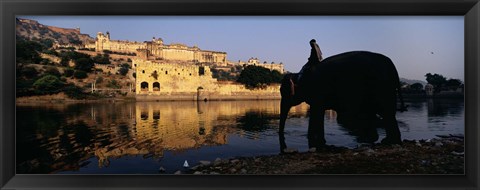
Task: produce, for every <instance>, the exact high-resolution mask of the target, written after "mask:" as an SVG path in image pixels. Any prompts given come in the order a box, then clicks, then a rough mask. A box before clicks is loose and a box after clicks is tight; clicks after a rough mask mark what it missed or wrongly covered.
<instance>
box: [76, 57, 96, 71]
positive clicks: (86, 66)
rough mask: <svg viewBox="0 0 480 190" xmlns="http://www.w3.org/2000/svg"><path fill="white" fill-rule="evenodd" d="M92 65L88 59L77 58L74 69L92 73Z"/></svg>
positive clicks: (91, 61)
mask: <svg viewBox="0 0 480 190" xmlns="http://www.w3.org/2000/svg"><path fill="white" fill-rule="evenodd" d="M93 65H94V64H93V60H92V59H89V58H79V59H77V60H75V69H78V70H82V71H85V72H90V71H92V68H93Z"/></svg>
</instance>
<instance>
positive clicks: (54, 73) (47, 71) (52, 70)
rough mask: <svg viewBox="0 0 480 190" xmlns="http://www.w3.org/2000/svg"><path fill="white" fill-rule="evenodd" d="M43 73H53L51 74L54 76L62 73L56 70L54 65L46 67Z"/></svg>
mask: <svg viewBox="0 0 480 190" xmlns="http://www.w3.org/2000/svg"><path fill="white" fill-rule="evenodd" d="M45 74H47V75H53V76H56V77H60V76H61V75H62V74H60V71H58V69H57V68H56V67H49V68H47V70H46V71H45Z"/></svg>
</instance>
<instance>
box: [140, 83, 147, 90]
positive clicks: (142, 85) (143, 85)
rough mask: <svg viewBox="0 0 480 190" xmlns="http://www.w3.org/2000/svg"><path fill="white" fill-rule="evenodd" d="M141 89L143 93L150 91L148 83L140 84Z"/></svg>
mask: <svg viewBox="0 0 480 190" xmlns="http://www.w3.org/2000/svg"><path fill="white" fill-rule="evenodd" d="M140 88H141V90H142V91H148V82H142V83H140Z"/></svg>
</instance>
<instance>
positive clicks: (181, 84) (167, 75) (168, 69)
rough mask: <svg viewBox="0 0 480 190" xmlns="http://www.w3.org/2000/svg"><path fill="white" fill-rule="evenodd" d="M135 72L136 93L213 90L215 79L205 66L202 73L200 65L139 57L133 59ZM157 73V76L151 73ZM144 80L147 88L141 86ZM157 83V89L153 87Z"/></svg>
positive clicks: (150, 93)
mask: <svg viewBox="0 0 480 190" xmlns="http://www.w3.org/2000/svg"><path fill="white" fill-rule="evenodd" d="M132 61H133V62H132V63H133V65H135V72H136V85H135V86H136V87H135V92H136V94H149V95H161V94H171V93H196V92H197V89H198V88H199V87H202V88H203V89H204V90H206V91H215V89H216V88H217V85H216V81H217V80H216V79H214V78H212V73H211V72H210V68H209V67H207V66H205V67H203V68H204V74H203V75H202V74H200V72H199V71H200V67H199V66H195V65H187V64H169V63H156V62H152V61H146V60H141V59H133V60H132ZM155 72H156V73H157V78H155V77H154V76H153V73H155ZM144 82H146V83H147V84H148V88H147V89H145V88H143V89H142V87H141V85H142V83H144ZM155 83H158V85H159V86H160V88H159V89H156V88H155V89H154V84H155Z"/></svg>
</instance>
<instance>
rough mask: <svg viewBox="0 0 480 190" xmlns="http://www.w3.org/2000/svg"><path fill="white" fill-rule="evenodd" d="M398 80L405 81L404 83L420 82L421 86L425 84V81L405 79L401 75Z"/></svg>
mask: <svg viewBox="0 0 480 190" xmlns="http://www.w3.org/2000/svg"><path fill="white" fill-rule="evenodd" d="M400 81H403V82H406V83H408V84H414V83H420V84H422V85H423V86H425V85H426V84H427V82H426V81H421V80H414V79H406V78H401V77H400Z"/></svg>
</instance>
